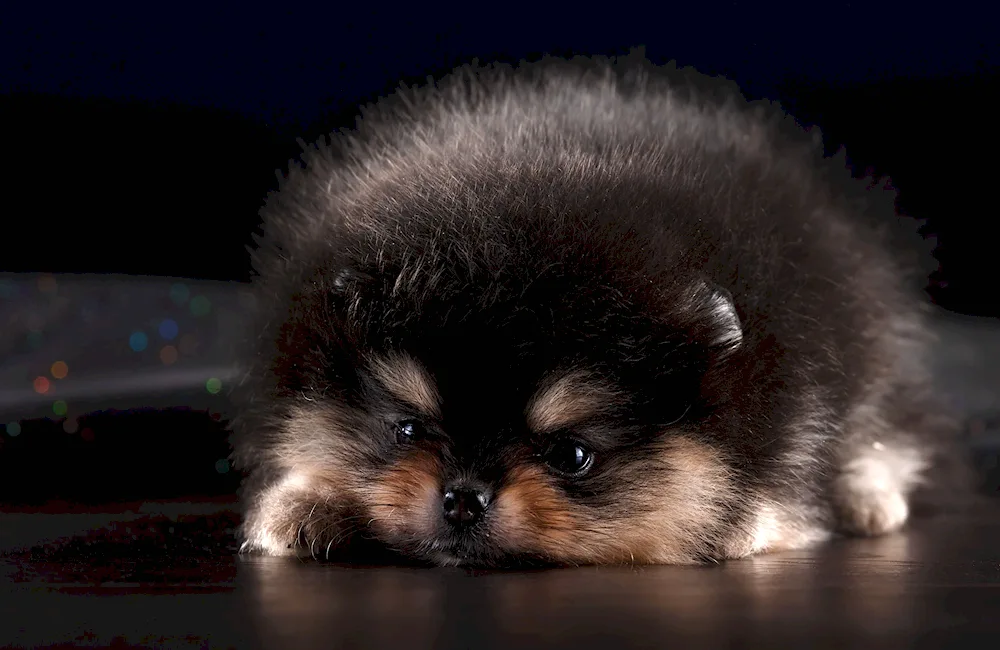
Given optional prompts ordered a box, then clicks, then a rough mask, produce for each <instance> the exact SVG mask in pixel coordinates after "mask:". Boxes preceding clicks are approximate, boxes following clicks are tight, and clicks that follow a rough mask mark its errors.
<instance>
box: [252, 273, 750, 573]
mask: <svg viewBox="0 0 1000 650" xmlns="http://www.w3.org/2000/svg"><path fill="white" fill-rule="evenodd" d="M457 266H458V265H457V264H456V263H455V262H454V261H453V260H441V259H437V260H428V259H427V258H426V256H424V257H410V258H408V259H402V260H400V261H397V262H395V263H389V262H386V260H384V259H383V260H380V261H379V262H378V263H377V264H372V265H369V266H368V267H365V266H364V265H362V264H359V263H356V262H353V261H352V263H351V264H350V265H348V266H341V265H338V266H336V267H334V268H332V269H326V270H320V271H318V272H316V273H315V274H314V276H313V277H312V278H311V279H310V280H309V281H308V282H306V283H305V287H304V288H302V289H301V290H299V291H298V292H297V293H296V297H295V299H294V301H293V306H292V309H291V311H290V316H289V318H288V320H287V322H285V323H284V325H283V327H282V328H281V333H280V336H279V337H278V338H279V344H278V353H277V355H276V357H275V361H274V363H273V365H272V367H271V372H272V373H273V375H274V380H275V388H274V393H273V405H274V413H273V414H272V425H271V427H270V432H269V433H268V435H267V436H266V441H265V442H264V443H263V445H262V447H261V451H260V452H259V453H261V454H262V455H265V456H266V458H267V460H266V462H267V463H268V464H269V465H270V468H271V469H272V470H273V472H272V473H273V476H274V477H275V478H274V480H273V481H272V482H271V483H269V484H267V485H264V486H263V487H262V488H261V490H260V492H259V494H258V495H257V496H256V499H255V501H254V504H253V505H252V507H251V508H250V510H249V512H248V515H247V521H246V525H245V534H246V537H247V540H248V542H249V543H250V544H251V545H254V546H257V547H261V548H264V549H266V550H270V551H274V552H278V551H280V550H281V549H289V548H291V549H296V548H297V549H300V551H301V552H311V553H312V554H314V555H319V556H323V555H324V554H326V555H329V554H330V553H331V552H333V553H334V554H335V553H336V551H337V549H340V548H344V547H346V546H349V545H350V542H351V541H354V540H358V539H361V540H366V541H369V542H375V543H377V544H378V545H380V546H383V547H385V548H388V549H392V550H393V551H397V552H400V553H402V554H404V555H406V556H409V557H413V558H417V559H420V560H425V561H429V562H432V563H439V564H459V563H464V564H474V565H485V566H497V565H506V564H510V563H515V562H520V561H524V560H541V561H548V562H560V563H591V562H631V561H635V562H686V561H693V560H697V559H698V557H699V555H700V554H701V553H702V552H704V550H705V548H706V547H707V546H710V545H711V544H713V543H715V542H716V541H717V536H718V535H717V534H718V532H719V530H720V529H721V528H720V527H721V526H722V525H723V523H724V520H725V518H726V516H727V515H728V514H731V512H732V509H733V498H734V494H735V488H734V482H733V481H734V479H733V472H732V471H731V470H730V465H729V463H728V462H727V454H726V453H725V452H724V451H723V450H724V449H725V445H724V444H717V443H715V442H713V440H712V439H711V434H709V433H707V432H708V431H710V430H713V431H714V430H717V429H718V427H717V425H716V426H714V427H713V426H710V425H709V424H708V421H709V420H710V419H712V418H715V419H716V420H718V419H719V418H720V417H724V407H723V406H722V405H721V403H715V402H713V401H712V400H711V399H708V398H706V381H708V380H707V377H710V376H711V373H712V368H713V367H714V366H715V365H716V364H717V363H718V362H719V359H720V358H722V356H724V355H728V354H731V353H732V352H733V350H734V349H735V348H737V347H738V344H739V322H738V319H737V318H736V315H735V310H734V309H733V308H732V304H731V303H729V302H728V301H727V300H726V299H725V298H724V297H722V295H721V294H718V293H715V292H713V291H711V290H710V289H707V287H706V286H705V285H703V284H699V283H698V282H694V281H692V282H688V283H686V284H685V285H684V289H683V290H681V289H678V290H677V291H674V292H672V293H671V294H670V297H668V298H665V297H664V294H663V292H661V291H657V290H654V288H653V287H652V286H651V285H650V283H649V282H648V281H643V280H641V279H640V280H634V279H632V280H630V279H629V278H628V277H625V278H623V277H621V276H620V275H612V274H610V272H608V274H603V273H602V272H601V271H600V270H595V268H594V266H593V265H592V264H587V263H585V261H583V260H574V259H573V258H572V257H568V256H567V257H563V258H561V259H560V260H558V261H557V262H552V260H551V259H549V260H547V261H544V263H542V260H540V259H537V258H536V259H535V261H534V262H532V263H524V264H511V265H506V266H501V267H499V268H494V269H493V271H491V272H490V273H479V274H477V273H476V272H474V271H470V272H468V273H465V274H461V277H458V275H459V274H455V275H453V276H452V277H448V273H450V272H452V271H453V270H454V269H455V268H456V267H457ZM435 268H437V269H438V270H435ZM442 269H443V270H442ZM466 271H469V269H468V268H466ZM671 300H672V302H671Z"/></svg>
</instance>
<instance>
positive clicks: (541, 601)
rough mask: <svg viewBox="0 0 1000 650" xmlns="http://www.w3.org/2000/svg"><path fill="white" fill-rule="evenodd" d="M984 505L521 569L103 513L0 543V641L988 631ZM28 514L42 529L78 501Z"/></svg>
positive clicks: (992, 638) (459, 642)
mask: <svg viewBox="0 0 1000 650" xmlns="http://www.w3.org/2000/svg"><path fill="white" fill-rule="evenodd" d="M990 506H992V507H985V508H983V509H981V510H979V511H977V512H976V513H975V514H973V515H965V516H960V517H959V516H951V517H938V518H935V519H927V520H918V521H916V522H914V524H913V526H912V527H911V528H910V529H909V530H908V531H907V532H906V533H904V534H898V535H894V536H890V537H886V538H883V539H875V540H840V541H837V542H834V543H831V544H828V545H825V546H823V547H820V548H817V549H814V550H810V551H805V552H795V553H784V554H775V555H769V556H761V557H756V558H752V559H749V560H744V561H739V562H730V563H728V564H724V565H719V566H711V567H704V568H678V567H645V568H631V567H622V568H606V567H605V568H594V567H587V568H576V569H558V570H547V571H535V572H526V573H471V572H466V571H463V570H459V569H413V568H405V569H404V568H359V567H349V568H348V567H339V566H329V565H318V564H314V563H310V562H301V561H298V560H281V559H262V558H240V557H236V556H234V555H233V554H232V553H231V550H232V546H231V543H232V540H231V526H232V524H233V523H234V521H235V520H234V519H232V518H230V514H229V513H226V512H222V513H221V514H219V513H216V515H206V514H204V513H203V514H201V515H195V516H193V517H188V518H187V519H184V518H179V519H178V518H177V517H175V516H172V515H169V513H168V514H166V515H164V514H163V513H159V514H156V513H154V514H152V515H150V514H149V513H148V511H147V514H142V513H135V512H133V513H131V514H130V515H129V516H121V515H120V514H111V515H105V516H110V517H111V518H117V519H118V523H117V524H112V525H111V526H110V527H105V531H106V532H105V534H104V536H103V537H102V538H100V539H94V538H86V537H84V538H73V537H71V536H70V537H63V539H62V540H61V541H59V542H58V543H55V544H49V545H48V546H39V547H36V548H35V549H34V550H31V551H24V552H12V551H10V549H8V553H7V555H6V557H3V558H0V585H2V586H0V594H2V600H0V646H4V647H6V646H8V645H13V646H15V647H17V646H21V647H30V648H37V647H46V646H50V647H51V646H61V645H66V644H76V645H85V646H86V645H96V646H119V647H125V646H129V647H134V646H145V647H171V648H173V647H192V648H198V647H211V648H223V647H241V648H242V647H267V648H313V647H316V648H347V647H366V648H380V647H385V648H407V649H413V648H431V647H434V648H477V649H479V648H481V649H487V648H521V647H525V648H528V647H539V648H542V647H545V648H581V647H582V648H587V647H606V648H617V647H664V648H666V647H676V648H688V647H729V648H733V647H760V648H779V647H787V648H855V647H858V648H860V647H877V648H887V647H940V648H945V647H971V646H975V647H983V648H986V647H989V648H997V647H1000V643H998V641H997V639H998V638H1000V502H998V503H996V504H990ZM203 509H204V508H203ZM223 510H225V506H223ZM14 516H16V515H14ZM32 516H36V517H39V518H38V519H36V520H34V523H29V522H27V521H26V520H25V519H23V518H22V519H21V520H19V521H18V522H17V526H18V527H19V528H20V529H21V530H22V531H24V530H27V529H28V528H30V527H31V526H36V527H39V529H41V528H45V527H46V526H47V527H48V528H47V529H46V530H48V531H49V532H46V533H45V534H46V535H52V534H53V533H52V532H51V531H52V530H54V528H53V525H54V524H58V523H60V518H62V520H61V521H62V522H63V523H64V524H66V525H70V522H69V520H68V519H67V518H69V517H73V516H77V517H79V516H80V515H32ZM89 516H97V515H89ZM4 517H10V515H0V527H3V526H10V525H11V524H12V523H13V522H12V521H11V520H10V519H4ZM22 517H23V516H22ZM213 517H214V519H213ZM220 517H221V518H220ZM206 522H208V523H206ZM43 524H44V525H43ZM76 525H77V526H80V525H85V526H86V527H91V526H92V525H93V522H90V523H87V522H78V523H77V524H76ZM55 527H56V528H58V526H55ZM67 531H68V529H67ZM59 535H72V533H70V532H63V533H59ZM74 540H75V541H74ZM22 541H23V540H22ZM29 546H30V545H29Z"/></svg>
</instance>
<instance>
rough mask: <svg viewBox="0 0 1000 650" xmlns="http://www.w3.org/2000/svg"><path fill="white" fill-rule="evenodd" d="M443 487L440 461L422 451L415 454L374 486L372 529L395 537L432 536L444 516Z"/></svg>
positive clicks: (372, 491) (396, 464)
mask: <svg viewBox="0 0 1000 650" xmlns="http://www.w3.org/2000/svg"><path fill="white" fill-rule="evenodd" d="M442 484H443V479H442V467H441V462H440V461H439V460H438V458H437V457H436V456H435V455H433V454H431V453H429V452H427V451H424V450H421V449H417V450H414V451H412V452H411V453H410V454H409V455H407V456H406V457H405V458H403V459H402V460H400V461H399V462H397V463H395V464H394V465H393V466H391V467H389V468H388V469H387V470H386V471H385V472H384V473H383V474H382V475H381V476H379V477H377V478H376V479H375V480H374V481H373V482H372V485H371V490H370V494H369V495H368V496H367V497H366V500H367V501H368V511H369V512H371V516H372V522H371V525H372V527H373V528H375V529H376V530H377V531H379V533H380V534H383V535H388V536H391V537H399V536H406V537H410V538H413V539H419V538H421V537H429V536H432V535H433V534H434V530H435V524H436V522H437V519H438V518H440V517H441V516H442V515H441V512H442V510H441V494H442Z"/></svg>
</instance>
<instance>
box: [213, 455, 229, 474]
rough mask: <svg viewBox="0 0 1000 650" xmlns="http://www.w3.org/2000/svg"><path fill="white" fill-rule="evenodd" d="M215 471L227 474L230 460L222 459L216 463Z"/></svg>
mask: <svg viewBox="0 0 1000 650" xmlns="http://www.w3.org/2000/svg"><path fill="white" fill-rule="evenodd" d="M215 471H216V472H218V473H219V474H225V473H226V472H228V471H229V459H227V458H220V459H219V460H217V461H215Z"/></svg>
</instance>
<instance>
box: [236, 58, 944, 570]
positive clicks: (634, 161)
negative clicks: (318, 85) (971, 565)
mask: <svg viewBox="0 0 1000 650" xmlns="http://www.w3.org/2000/svg"><path fill="white" fill-rule="evenodd" d="M304 161H305V166H304V167H303V168H297V167H293V169H292V170H290V172H289V175H288V178H287V181H286V182H285V183H284V185H283V187H282V188H281V191H280V192H279V193H277V194H276V195H274V196H272V197H271V198H270V199H269V201H268V204H267V207H266V209H265V212H264V218H265V230H264V238H263V239H262V241H261V246H260V249H259V251H258V252H257V255H256V265H257V269H258V271H259V278H258V281H257V289H258V297H259V299H260V309H261V311H260V317H259V328H258V330H257V333H258V334H259V337H258V338H256V339H255V341H254V346H253V350H252V352H251V353H250V355H249V357H248V358H249V360H250V363H249V364H248V365H249V368H248V374H247V378H246V381H245V382H244V385H243V386H242V387H241V389H240V393H239V394H240V395H241V396H242V398H243V402H242V404H243V410H242V414H241V417H240V418H239V420H238V422H237V431H236V436H235V437H234V447H235V451H234V459H235V461H236V462H237V464H238V465H239V466H240V467H242V468H244V469H246V470H249V472H250V477H249V479H248V482H247V484H246V487H245V498H246V502H247V511H246V520H245V524H244V528H243V534H244V539H245V548H246V549H247V550H256V551H261V552H266V553H287V552H311V553H313V554H316V550H317V548H319V549H324V550H329V549H334V550H335V549H337V548H340V547H347V546H348V545H349V540H353V539H365V540H367V541H369V542H372V543H374V545H376V546H379V547H384V548H389V549H392V550H393V551H395V552H398V553H401V554H403V555H405V556H409V557H415V558H417V559H421V560H426V561H430V562H436V563H444V564H453V563H473V564H482V565H497V564H506V563H514V562H519V561H528V560H531V561H533V560H542V561H555V562H562V563H587V562H670V563H673V562H694V561H701V560H706V559H713V560H719V559H724V558H729V557H741V556H745V555H748V554H751V553H757V552H762V551H767V550H773V549H780V548H794V547H800V546H803V545H806V544H810V543H813V542H816V541H818V540H821V539H825V538H826V537H827V536H828V535H829V534H830V533H831V532H834V531H836V530H838V529H839V530H847V531H851V532H856V533H860V534H880V533H884V532H888V531H891V530H894V529H895V528H897V527H898V526H900V525H902V523H903V522H904V521H905V519H906V517H907V514H908V508H909V506H908V503H909V500H910V498H911V495H912V494H913V492H914V490H915V489H916V488H917V487H918V485H920V484H921V482H922V481H923V480H924V476H925V473H926V470H927V468H928V467H930V465H931V464H932V462H933V459H934V446H933V444H932V441H933V440H934V439H935V436H938V435H943V434H945V433H947V429H948V428H949V426H950V421H949V420H948V418H947V417H944V416H938V415H936V414H935V411H934V409H933V408H932V407H929V404H930V403H931V402H929V401H928V399H929V388H928V387H929V381H928V377H927V374H926V371H925V369H924V362H923V357H924V354H925V352H926V349H927V345H928V343H929V341H930V340H931V339H930V337H929V335H928V334H927V331H926V329H925V328H924V325H923V315H922V309H923V307H922V306H921V304H920V303H919V301H918V299H917V298H916V295H915V294H916V292H915V291H912V290H911V283H910V278H912V277H915V276H917V275H919V273H918V269H917V267H916V266H914V260H917V259H919V258H918V257H917V256H916V255H915V254H914V255H909V254H897V253H896V252H893V251H894V250H896V249H895V248H894V246H895V240H896V236H897V233H898V232H900V230H899V226H898V224H896V223H895V222H896V217H895V216H894V213H893V205H892V196H891V195H890V194H889V193H882V192H879V191H870V190H866V189H864V185H863V184H862V183H861V182H857V181H851V180H850V179H849V177H848V174H847V173H846V171H845V170H844V169H843V168H842V161H841V162H839V163H838V162H831V161H824V160H821V156H820V154H819V152H818V150H817V142H816V140H815V138H812V137H810V136H807V135H805V134H804V133H803V132H802V131H801V129H800V128H799V127H798V126H797V125H796V124H795V123H794V122H793V121H791V120H790V118H787V117H786V116H784V115H783V114H782V113H781V112H780V110H778V109H777V107H773V106H770V105H756V106H749V105H747V104H746V103H745V102H744V101H743V100H742V99H741V98H740V97H739V96H738V95H737V94H736V93H735V92H734V91H733V90H732V88H731V87H729V86H728V85H726V84H722V83H719V82H712V83H708V82H706V81H705V80H704V79H702V78H700V77H698V76H697V75H693V74H690V73H687V72H678V71H676V70H659V69H655V68H653V67H652V66H650V65H648V64H647V63H645V62H642V61H636V60H628V61H622V62H616V63H610V62H600V61H597V62H595V61H575V62H572V63H566V62H559V61H545V62H543V63H540V64H533V65H524V66H522V68H520V69H519V70H517V71H516V72H515V71H511V70H506V69H489V70H477V69H466V70H463V71H460V72H459V73H457V74H456V75H454V76H453V77H451V78H450V79H448V80H446V81H444V82H442V83H441V84H440V85H439V86H438V87H436V88H427V89H422V90H418V91H406V92H402V93H400V95H399V96H397V97H395V98H393V99H391V100H386V101H384V102H383V103H380V105H379V106H378V107H377V108H375V109H371V110H369V112H367V113H366V114H365V117H364V120H363V121H362V122H361V124H360V126H359V130H358V131H357V132H354V133H352V134H350V135H338V136H336V137H335V138H334V139H333V141H332V142H331V143H329V144H323V145H320V146H318V147H317V148H314V149H310V150H309V151H307V153H306V155H305V156H304ZM553 387H556V388H555V389H554V388H553ZM413 419H416V420H419V421H420V422H421V423H422V424H421V427H423V428H422V429H421V431H422V432H423V433H422V437H420V438H419V439H414V440H412V441H408V442H401V441H400V440H401V439H400V438H399V437H398V435H397V428H398V423H399V422H403V421H410V420H413ZM560 439H566V440H573V441H576V442H579V443H580V444H581V445H583V446H585V447H586V449H587V450H590V451H592V452H593V459H594V461H593V464H592V466H590V469H589V471H588V472H587V473H586V474H585V475H583V476H581V477H578V478H567V477H566V476H564V475H560V474H559V473H558V472H553V471H552V470H551V469H550V468H549V467H548V466H547V465H546V461H545V457H544V454H546V453H547V451H546V450H548V449H550V446H551V445H552V444H553V441H555V440H560ZM408 440H409V439H408ZM454 482H461V483H463V484H465V483H468V484H470V485H475V486H477V489H480V490H481V491H482V494H484V495H489V507H488V508H487V510H486V513H485V516H484V518H483V521H482V523H481V524H479V525H477V526H476V527H475V528H474V529H472V530H470V531H466V532H463V533H461V534H455V533H453V532H451V531H449V530H448V529H447V528H446V527H444V524H443V523H442V521H441V520H440V519H441V516H440V515H441V506H440V498H441V497H440V495H441V494H442V493H443V491H444V490H445V489H446V487H447V486H448V485H450V484H452V483H454Z"/></svg>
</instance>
